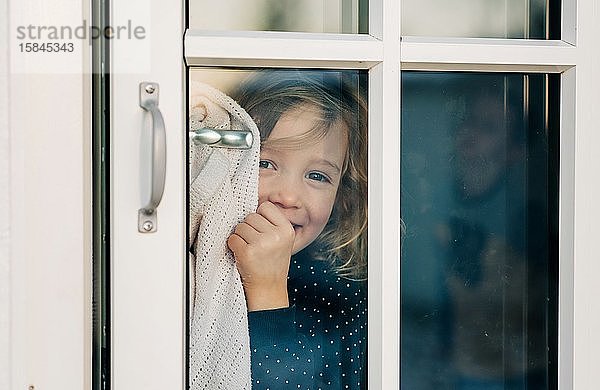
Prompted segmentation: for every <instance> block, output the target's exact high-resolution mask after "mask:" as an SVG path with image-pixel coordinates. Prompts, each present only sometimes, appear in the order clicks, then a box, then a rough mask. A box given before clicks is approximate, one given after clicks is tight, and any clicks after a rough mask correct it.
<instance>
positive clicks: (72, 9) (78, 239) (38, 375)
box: [0, 0, 91, 390]
mask: <svg viewBox="0 0 600 390" xmlns="http://www.w3.org/2000/svg"><path fill="white" fill-rule="evenodd" d="M83 3H84V2H82V1H81V0H62V1H61V2H56V1H54V2H51V4H49V3H48V2H46V3H44V2H43V1H41V0H21V1H18V0H2V1H1V8H2V9H1V10H0V29H1V30H0V37H1V41H0V53H2V54H0V67H2V68H1V70H2V74H3V76H2V79H0V84H1V88H0V103H1V104H0V310H1V311H0V388H1V389H18V390H24V389H27V388H28V387H29V386H35V389H61V390H63V389H65V390H67V389H68V390H70V389H73V390H80V389H83V388H88V387H89V386H88V385H87V383H89V377H88V376H87V375H88V373H89V367H87V366H89V363H90V360H89V348H90V347H89V346H90V340H89V329H90V328H91V325H90V312H91V310H90V304H89V280H90V276H89V269H90V263H91V257H90V255H89V231H90V230H89V227H88V226H89V222H90V218H89V208H90V205H91V201H90V199H89V182H90V174H89V166H90V164H89V153H88V150H89V147H88V142H89V131H90V126H89V124H88V112H89V110H88V109H87V104H88V103H89V101H88V100H89V98H88V96H89V90H87V88H88V87H87V85H88V82H87V80H88V79H89V77H88V76H83V75H82V72H81V71H82V70H83V69H84V68H83V65H84V64H85V63H86V61H87V58H86V56H87V51H86V50H87V42H81V43H76V52H75V53H74V54H73V55H70V56H62V54H60V53H54V61H59V62H60V61H63V62H64V69H78V70H79V72H78V73H70V74H69V73H62V74H59V73H57V72H54V71H52V72H51V73H46V74H44V73H43V71H44V69H43V68H42V69H41V70H38V71H37V72H27V73H24V72H23V69H22V68H20V69H19V68H17V69H15V67H14V65H11V60H12V64H14V63H15V61H14V60H16V59H19V58H17V57H20V59H23V57H22V56H26V55H27V54H25V53H20V52H18V51H17V50H16V47H15V46H14V45H13V46H12V47H10V55H11V56H12V57H9V56H6V55H5V54H4V53H5V52H6V51H7V50H8V48H9V46H10V39H11V36H12V37H14V36H15V31H16V25H17V23H18V24H23V22H28V23H33V24H36V23H40V21H44V22H45V23H48V22H49V23H53V22H52V21H53V20H57V21H60V24H65V23H68V24H71V25H73V26H78V25H80V24H81V23H82V20H83V15H84V13H85V12H86V9H85V8H84V5H83ZM45 55H46V56H49V54H45ZM42 57H43V55H42ZM29 58H32V57H29ZM27 61H29V59H27ZM43 64H44V63H43V62H39V61H36V66H38V65H41V66H43ZM6 74H8V77H6V76H5V75H6ZM5 86H7V87H5ZM9 233H10V234H9ZM86 382H87V383H86Z"/></svg>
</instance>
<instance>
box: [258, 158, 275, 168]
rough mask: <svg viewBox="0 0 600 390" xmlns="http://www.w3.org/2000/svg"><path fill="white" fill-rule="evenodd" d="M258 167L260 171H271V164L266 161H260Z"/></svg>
mask: <svg viewBox="0 0 600 390" xmlns="http://www.w3.org/2000/svg"><path fill="white" fill-rule="evenodd" d="M258 167H259V168H261V169H273V163H272V162H270V161H267V160H260V161H259V162H258Z"/></svg>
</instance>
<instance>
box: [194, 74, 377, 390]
mask: <svg viewBox="0 0 600 390" xmlns="http://www.w3.org/2000/svg"><path fill="white" fill-rule="evenodd" d="M190 79H191V83H190V123H189V126H190V129H191V130H192V138H191V140H190V145H189V181H188V182H189V183H190V188H189V200H190V204H189V223H190V224H189V252H190V261H191V267H190V270H191V275H190V276H191V282H190V287H191V288H190V290H191V292H192V294H191V296H190V318H191V324H190V329H189V334H190V343H189V345H190V351H189V362H190V367H189V373H190V385H191V388H192V389H200V388H202V389H204V388H210V389H212V388H219V387H220V388H241V387H243V386H241V385H239V384H240V383H246V382H244V378H247V380H248V381H249V380H250V375H249V374H250V373H251V374H252V383H253V388H257V389H265V388H271V389H288V388H289V389H317V388H323V389H325V388H331V389H345V388H352V389H362V388H366V383H367V382H366V378H367V366H366V362H367V322H366V320H367V258H366V255H367V229H366V226H367V203H366V199H367V193H366V192H367V153H366V151H367V141H366V135H367V129H366V124H367V108H366V99H365V97H366V95H365V92H364V91H366V81H367V74H366V72H364V71H324V70H293V69H289V70H260V71H249V70H232V69H228V70H225V69H193V70H192V71H191V72H190ZM212 88H217V89H218V90H215V89H212ZM221 92H223V93H225V94H226V95H228V96H230V97H231V98H233V99H234V100H235V101H236V102H237V103H239V105H240V106H241V107H242V108H244V109H245V110H246V111H247V113H248V114H249V115H250V116H247V115H246V114H245V112H243V111H242V110H241V109H239V108H238V106H237V104H236V103H235V102H233V101H232V100H230V99H229V98H228V97H227V96H225V95H222V94H221ZM250 118H251V119H250ZM252 122H255V123H256V124H257V126H258V128H257V129H255V137H256V138H255V141H256V142H255V143H254V144H253V146H252V147H251V148H250V149H231V148H219V147H213V146H208V145H207V144H205V143H200V142H199V143H196V141H197V140H198V139H199V134H201V133H202V134H204V133H203V131H205V130H201V129H205V128H210V129H217V130H222V131H223V133H227V134H225V136H231V134H232V132H231V129H234V130H238V131H244V130H252V129H253V126H254V125H253V123H252ZM207 142H209V143H210V142H214V141H212V140H208V141H207ZM215 145H216V144H215ZM259 146H260V150H259ZM257 206H258V209H257ZM232 232H233V233H232ZM240 278H241V281H240ZM248 329H249V332H248ZM248 345H249V347H248ZM244 351H248V352H249V355H248V356H247V357H246V355H245V354H244ZM248 359H249V363H250V365H249V366H248V367H247V368H248V370H247V371H245V367H246V366H245V365H244V364H245V363H246V362H248ZM224 361H225V362H227V364H225V363H223V362H224ZM246 374H247V375H246ZM245 375H246V376H245ZM222 378H224V379H222ZM236 384H237V385H236Z"/></svg>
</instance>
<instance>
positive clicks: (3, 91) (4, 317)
mask: <svg viewBox="0 0 600 390" xmlns="http://www.w3.org/2000/svg"><path fill="white" fill-rule="evenodd" d="M7 33H8V0H0V389H8V388H9V387H8V383H9V377H8V367H9V365H8V362H9V351H10V350H9V345H10V344H9V343H10V336H9V330H8V329H9V326H8V313H9V304H8V302H9V295H8V293H9V290H8V289H9V277H8V275H9V263H8V256H9V238H10V236H9V233H10V231H9V228H8V210H9V204H8V200H9V195H8V194H9V164H8V161H9V154H8V152H9V148H8V122H9V119H8V93H9V92H8V76H7V73H8V61H9V58H8V34H7Z"/></svg>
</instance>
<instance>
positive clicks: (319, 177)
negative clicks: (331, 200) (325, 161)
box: [306, 172, 331, 183]
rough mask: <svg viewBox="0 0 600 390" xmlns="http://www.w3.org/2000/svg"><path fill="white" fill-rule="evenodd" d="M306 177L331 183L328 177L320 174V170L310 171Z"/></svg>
mask: <svg viewBox="0 0 600 390" xmlns="http://www.w3.org/2000/svg"><path fill="white" fill-rule="evenodd" d="M306 177H307V178H309V179H310V180H315V181H320V182H324V183H331V180H329V178H328V177H327V176H325V175H324V174H322V173H320V172H310V173H309V174H308V175H307V176H306Z"/></svg>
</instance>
